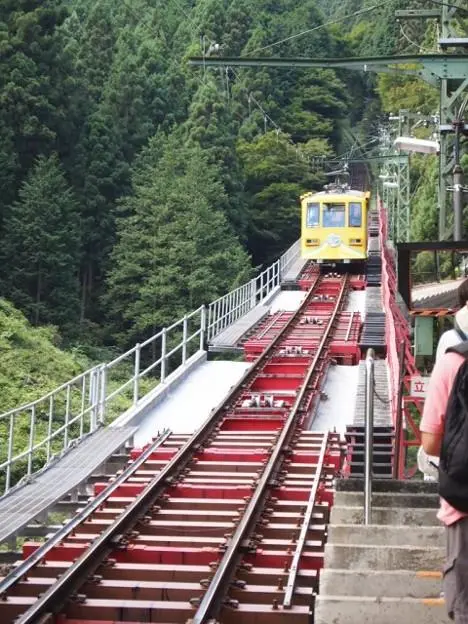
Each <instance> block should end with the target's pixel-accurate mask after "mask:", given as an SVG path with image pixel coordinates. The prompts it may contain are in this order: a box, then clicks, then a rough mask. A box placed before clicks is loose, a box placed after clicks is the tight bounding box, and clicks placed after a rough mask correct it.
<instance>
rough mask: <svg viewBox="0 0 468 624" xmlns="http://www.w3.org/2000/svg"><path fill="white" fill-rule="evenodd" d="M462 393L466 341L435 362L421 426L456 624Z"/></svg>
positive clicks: (467, 550) (466, 583)
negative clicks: (435, 472) (435, 481)
mask: <svg viewBox="0 0 468 624" xmlns="http://www.w3.org/2000/svg"><path fill="white" fill-rule="evenodd" d="M452 389H453V392H452ZM467 391H468V342H464V343H462V344H460V345H458V346H456V347H451V348H450V351H448V352H446V353H443V354H442V355H441V356H440V358H439V360H438V361H437V362H436V364H435V366H434V369H433V371H432V375H431V379H430V381H429V384H428V389H427V396H426V401H425V404H424V411H423V416H422V419H421V424H420V431H421V442H422V447H423V449H424V451H425V453H427V455H431V456H434V457H439V458H440V461H439V493H440V495H441V497H440V507H439V511H438V513H437V517H438V519H439V520H440V521H441V522H442V523H443V524H444V526H445V533H446V561H445V565H444V569H443V589H444V597H445V602H446V606H447V611H448V614H449V617H450V618H451V619H452V620H455V624H468V479H466V480H465V479H463V474H464V473H463V470H468V453H467V452H466V448H465V444H466V442H467V437H468V436H467V435H466V433H468V406H467V403H468V394H467ZM465 397H466V400H465ZM465 421H466V427H465ZM460 470H461V472H460ZM460 475H462V478H460ZM454 477H455V478H454ZM444 496H445V498H444ZM447 498H450V502H449V501H448V500H446V499H447Z"/></svg>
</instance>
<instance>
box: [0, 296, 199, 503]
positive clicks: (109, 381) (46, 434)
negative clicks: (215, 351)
mask: <svg viewBox="0 0 468 624" xmlns="http://www.w3.org/2000/svg"><path fill="white" fill-rule="evenodd" d="M205 313H206V310H205V307H204V306H201V307H200V308H198V309H197V310H195V311H194V312H192V313H191V314H187V315H186V316H184V317H183V318H182V319H180V320H179V321H177V322H176V323H173V324H172V325H171V326H170V327H165V328H164V329H162V330H161V331H160V332H158V333H157V334H155V335H154V336H152V337H151V338H149V339H148V340H146V341H145V342H142V343H141V344H137V345H135V346H134V347H133V349H130V350H129V351H127V352H126V353H123V354H122V355H120V356H119V357H117V358H115V360H112V362H108V363H107V364H100V365H98V366H95V367H93V368H91V369H89V370H87V371H86V372H84V373H82V374H81V375H78V376H77V377H75V378H74V379H72V380H70V381H68V382H66V383H64V384H63V385H61V386H60V387H59V388H56V389H55V390H53V391H52V392H49V393H48V394H46V395H45V396H43V397H41V398H40V399H37V400H36V401H33V402H31V403H28V404H27V405H22V406H20V407H18V408H16V409H13V410H10V411H9V412H6V413H4V414H1V415H0V488H3V492H4V494H6V493H7V492H8V491H9V490H10V489H11V487H12V486H13V485H16V484H17V483H18V482H19V481H21V480H24V479H25V478H27V477H29V476H30V475H31V474H33V473H35V472H37V471H38V470H40V469H41V468H42V467H44V466H45V465H47V464H48V463H49V462H50V461H51V460H52V459H53V458H54V457H56V456H57V455H60V454H61V453H63V452H64V451H66V450H67V449H68V448H69V447H70V446H71V445H72V444H73V443H74V442H76V441H77V440H80V439H81V438H83V436H85V435H87V434H89V433H91V432H93V431H95V430H96V429H97V428H98V427H99V426H101V425H103V424H105V423H106V422H109V420H110V419H111V417H113V416H117V415H118V414H120V413H122V412H123V411H125V410H126V409H128V408H129V407H131V406H132V405H134V406H135V405H137V403H138V401H139V400H140V399H141V398H142V397H143V396H144V395H145V394H147V393H148V392H149V391H150V390H152V389H153V388H154V387H156V386H157V385H159V384H160V383H163V382H164V381H165V380H166V378H167V376H168V374H169V373H170V372H171V371H173V370H175V369H176V368H178V367H179V366H182V365H184V364H185V363H186V361H187V359H188V358H189V357H190V356H191V355H193V354H194V353H196V352H197V351H198V350H199V349H202V348H203V344H204V340H205V325H206V314H205ZM25 437H27V439H28V444H27V447H26V448H24V438H25Z"/></svg>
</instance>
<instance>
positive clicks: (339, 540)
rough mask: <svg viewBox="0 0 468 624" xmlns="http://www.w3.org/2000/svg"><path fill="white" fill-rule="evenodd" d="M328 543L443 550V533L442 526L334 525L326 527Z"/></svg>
mask: <svg viewBox="0 0 468 624" xmlns="http://www.w3.org/2000/svg"><path fill="white" fill-rule="evenodd" d="M328 543H329V544H345V543H346V544H359V545H363V546H364V545H382V546H418V547H423V546H427V545H430V546H435V547H439V548H443V547H444V544H445V533H444V529H443V527H442V526H440V527H437V526H423V527H419V526H415V527H410V526H405V525H397V526H382V525H375V524H369V525H368V526H365V525H358V524H334V525H331V526H329V527H328Z"/></svg>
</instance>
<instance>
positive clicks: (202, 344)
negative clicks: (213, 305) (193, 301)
mask: <svg viewBox="0 0 468 624" xmlns="http://www.w3.org/2000/svg"><path fill="white" fill-rule="evenodd" d="M206 330H207V327H206V307H205V306H202V309H201V311H200V350H203V348H204V347H205V333H206ZM209 338H210V337H209V334H208V340H209Z"/></svg>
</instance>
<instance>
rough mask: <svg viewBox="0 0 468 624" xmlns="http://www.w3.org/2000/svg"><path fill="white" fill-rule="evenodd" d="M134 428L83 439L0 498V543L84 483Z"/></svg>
mask: <svg viewBox="0 0 468 624" xmlns="http://www.w3.org/2000/svg"><path fill="white" fill-rule="evenodd" d="M135 431H136V429H135V427H115V428H110V427H105V428H103V429H98V430H97V431H95V432H94V433H92V434H90V435H89V436H87V437H86V438H84V439H83V440H82V441H81V442H80V443H79V444H77V445H76V446H75V447H74V448H72V449H70V450H69V451H67V452H66V453H65V454H64V455H63V456H61V457H60V458H58V459H57V460H56V461H55V462H52V463H51V464H49V466H48V467H47V468H46V469H45V470H44V471H43V472H40V473H38V474H36V475H33V477H32V478H31V479H30V480H29V481H28V482H27V483H25V484H24V485H19V486H18V487H16V488H14V489H12V490H10V492H9V493H8V494H7V495H6V496H4V497H3V498H0V542H5V541H7V540H9V539H11V538H12V537H15V536H16V535H17V534H18V533H19V532H20V531H21V529H23V527H25V526H27V525H28V524H30V523H31V522H33V521H34V520H35V519H36V518H40V517H41V516H43V515H44V514H46V513H47V511H48V510H49V509H51V508H52V507H54V505H55V504H56V503H58V501H60V500H61V499H62V498H64V497H65V496H66V495H67V494H68V493H70V492H72V491H73V490H75V489H76V488H78V487H79V486H80V485H81V484H82V483H84V482H85V481H86V480H87V478H88V477H89V475H91V474H92V473H93V472H95V471H96V470H97V469H98V468H99V467H100V466H102V465H103V464H104V463H105V462H106V461H107V460H109V458H110V457H111V456H112V455H114V454H115V453H116V452H117V451H119V450H120V449H121V448H122V447H124V446H125V444H126V442H128V441H129V440H130V438H132V437H133V434H134V433H135Z"/></svg>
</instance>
